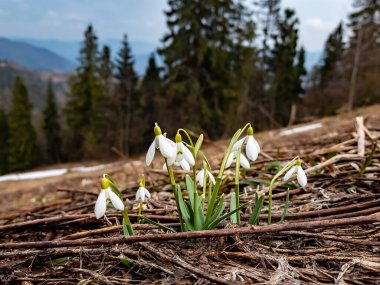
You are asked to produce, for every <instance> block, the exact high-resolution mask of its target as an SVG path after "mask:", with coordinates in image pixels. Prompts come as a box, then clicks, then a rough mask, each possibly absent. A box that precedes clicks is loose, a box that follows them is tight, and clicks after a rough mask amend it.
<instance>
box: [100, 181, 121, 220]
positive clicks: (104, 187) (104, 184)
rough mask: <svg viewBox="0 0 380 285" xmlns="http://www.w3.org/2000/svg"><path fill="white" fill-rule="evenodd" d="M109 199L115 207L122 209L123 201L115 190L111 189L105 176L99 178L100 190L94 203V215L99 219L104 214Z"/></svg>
mask: <svg viewBox="0 0 380 285" xmlns="http://www.w3.org/2000/svg"><path fill="white" fill-rule="evenodd" d="M108 201H111V203H112V205H113V206H114V208H115V209H117V210H120V211H123V210H124V203H123V201H122V200H121V199H120V197H119V196H118V195H116V193H115V192H113V191H112V188H111V187H110V185H109V182H108V181H107V179H106V178H102V180H101V190H100V193H99V196H98V199H97V200H96V203H95V211H94V212H95V217H96V218H97V219H100V218H101V217H103V216H104V214H105V213H106V210H107V203H108Z"/></svg>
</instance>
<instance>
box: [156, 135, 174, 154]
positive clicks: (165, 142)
mask: <svg viewBox="0 0 380 285" xmlns="http://www.w3.org/2000/svg"><path fill="white" fill-rule="evenodd" d="M156 138H157V139H158V147H159V149H160V152H161V154H162V155H163V156H164V157H166V158H169V157H173V156H175V154H176V153H175V151H176V149H175V146H174V147H173V145H172V144H171V143H170V140H169V139H167V138H166V137H164V136H163V135H158V136H157V137H156ZM173 144H174V143H173Z"/></svg>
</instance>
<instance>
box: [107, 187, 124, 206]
mask: <svg viewBox="0 0 380 285" xmlns="http://www.w3.org/2000/svg"><path fill="white" fill-rule="evenodd" d="M106 191H108V197H109V198H110V200H111V203H112V205H113V206H114V207H115V209H117V210H120V211H123V210H124V203H123V201H121V199H120V198H119V196H117V195H116V194H115V193H114V192H113V191H112V190H111V189H110V188H108V189H106Z"/></svg>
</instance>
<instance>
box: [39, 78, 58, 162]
mask: <svg viewBox="0 0 380 285" xmlns="http://www.w3.org/2000/svg"><path fill="white" fill-rule="evenodd" d="M43 115H44V125H43V130H44V134H45V140H46V151H47V157H48V160H49V162H52V163H56V162H60V161H61V134H60V131H61V126H60V123H59V114H58V107H57V102H56V99H55V94H54V89H53V84H52V82H51V80H49V83H48V86H47V90H46V104H45V109H44V111H43Z"/></svg>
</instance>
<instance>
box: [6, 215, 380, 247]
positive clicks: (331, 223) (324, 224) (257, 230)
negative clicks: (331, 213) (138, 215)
mask: <svg viewBox="0 0 380 285" xmlns="http://www.w3.org/2000/svg"><path fill="white" fill-rule="evenodd" d="M376 222H380V213H377V214H374V215H370V216H362V217H355V218H344V219H333V220H325V221H311V222H299V223H285V224H273V225H268V226H259V227H242V228H232V229H218V230H207V231H190V232H181V233H169V234H147V235H142V236H121V237H114V238H98V239H84V240H53V241H37V242H18V243H13V242H11V243H3V244H0V249H12V248H42V247H45V248H52V247H71V246H95V245H111V244H123V243H124V244H132V243H135V242H146V241H154V242H160V241H168V240H183V239H191V238H210V237H223V236H234V235H239V234H247V235H256V234H265V233H276V232H283V231H290V230H307V229H316V228H329V227H338V226H344V225H357V224H371V223H376ZM372 245H380V242H373V243H372Z"/></svg>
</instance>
